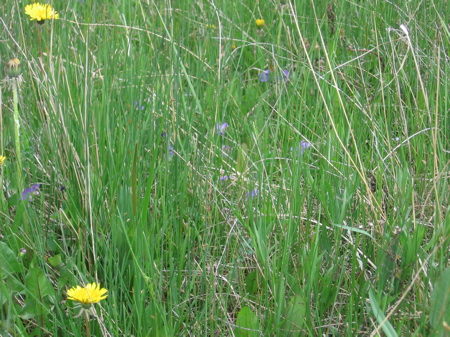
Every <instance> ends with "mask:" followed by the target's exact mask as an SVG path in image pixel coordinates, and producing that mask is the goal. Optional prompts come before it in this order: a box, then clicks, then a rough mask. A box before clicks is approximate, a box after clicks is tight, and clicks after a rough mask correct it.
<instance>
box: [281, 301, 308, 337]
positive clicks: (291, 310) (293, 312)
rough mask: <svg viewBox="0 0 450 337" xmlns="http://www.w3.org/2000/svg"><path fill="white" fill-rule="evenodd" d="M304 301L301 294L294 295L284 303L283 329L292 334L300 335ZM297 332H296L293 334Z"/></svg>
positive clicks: (303, 316) (303, 320)
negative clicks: (284, 318) (284, 320)
mask: <svg viewBox="0 0 450 337" xmlns="http://www.w3.org/2000/svg"><path fill="white" fill-rule="evenodd" d="M305 314H306V303H305V299H304V298H303V296H300V295H295V296H293V297H291V299H290V300H289V302H288V304H287V305H286V311H285V314H284V315H285V317H286V323H285V329H286V330H287V331H289V332H291V333H294V335H300V334H301V329H302V327H303V325H304V324H305ZM295 332H297V333H298V334H295Z"/></svg>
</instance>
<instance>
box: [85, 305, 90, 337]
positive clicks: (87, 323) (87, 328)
mask: <svg viewBox="0 0 450 337" xmlns="http://www.w3.org/2000/svg"><path fill="white" fill-rule="evenodd" d="M84 323H85V326H86V337H91V330H90V328H89V313H88V312H87V311H86V312H85V316H84Z"/></svg>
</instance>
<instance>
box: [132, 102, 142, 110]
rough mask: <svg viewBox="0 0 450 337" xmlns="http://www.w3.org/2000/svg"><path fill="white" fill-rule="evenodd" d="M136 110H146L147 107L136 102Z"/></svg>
mask: <svg viewBox="0 0 450 337" xmlns="http://www.w3.org/2000/svg"><path fill="white" fill-rule="evenodd" d="M134 108H135V109H136V110H145V105H140V104H139V102H138V101H134Z"/></svg>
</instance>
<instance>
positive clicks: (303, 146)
mask: <svg viewBox="0 0 450 337" xmlns="http://www.w3.org/2000/svg"><path fill="white" fill-rule="evenodd" d="M309 147H311V143H308V142H307V141H304V140H302V141H301V142H300V143H299V147H298V148H295V147H291V151H292V152H297V151H298V152H299V154H303V152H305V150H306V149H307V148H309ZM297 155H298V154H297Z"/></svg>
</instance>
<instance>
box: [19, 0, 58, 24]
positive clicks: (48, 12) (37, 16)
mask: <svg viewBox="0 0 450 337" xmlns="http://www.w3.org/2000/svg"><path fill="white" fill-rule="evenodd" d="M25 14H27V15H29V16H30V20H37V22H38V23H41V24H42V23H44V22H45V20H48V19H59V14H58V13H57V12H56V11H55V10H54V9H53V8H52V6H51V5H49V4H40V3H39V2H37V3H34V4H31V5H27V6H25Z"/></svg>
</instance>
